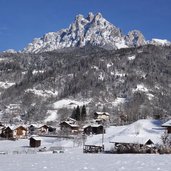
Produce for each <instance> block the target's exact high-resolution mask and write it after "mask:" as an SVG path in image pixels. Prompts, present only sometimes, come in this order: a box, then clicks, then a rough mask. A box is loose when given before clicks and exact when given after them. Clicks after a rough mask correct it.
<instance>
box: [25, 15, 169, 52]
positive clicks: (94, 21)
mask: <svg viewBox="0 0 171 171" xmlns="http://www.w3.org/2000/svg"><path fill="white" fill-rule="evenodd" d="M158 40H159V39H153V40H152V41H148V42H147V41H146V40H145V38H144V36H143V34H142V33H141V32H140V31H138V30H132V31H130V32H129V33H128V35H124V34H123V33H122V32H121V30H120V29H119V28H117V27H116V26H114V25H113V24H111V23H110V22H109V21H107V20H106V19H105V18H104V17H103V16H102V14H101V13H97V14H93V13H92V12H90V13H88V16H87V17H84V16H83V15H81V14H79V15H77V16H76V17H75V20H74V22H73V23H72V24H70V26H69V27H68V28H66V29H62V30H60V31H57V32H50V33H47V34H45V35H44V36H43V37H42V38H36V39H34V40H33V42H32V43H29V44H28V46H27V47H26V48H24V50H23V52H26V53H30V52H31V53H38V52H44V51H52V50H57V49H62V48H67V47H83V46H85V45H87V44H91V45H95V46H100V47H103V48H106V49H120V48H127V47H137V46H142V45H145V44H148V43H149V44H154V45H170V42H168V41H158Z"/></svg>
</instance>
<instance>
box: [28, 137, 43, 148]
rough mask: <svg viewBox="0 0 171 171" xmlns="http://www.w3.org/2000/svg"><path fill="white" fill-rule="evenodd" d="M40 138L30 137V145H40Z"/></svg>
mask: <svg viewBox="0 0 171 171" xmlns="http://www.w3.org/2000/svg"><path fill="white" fill-rule="evenodd" d="M40 146H41V139H40V138H39V137H31V138H30V147H34V148H35V147H40Z"/></svg>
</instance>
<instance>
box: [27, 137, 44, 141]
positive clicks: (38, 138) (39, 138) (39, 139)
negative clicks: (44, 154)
mask: <svg viewBox="0 0 171 171" xmlns="http://www.w3.org/2000/svg"><path fill="white" fill-rule="evenodd" d="M30 138H33V139H35V140H37V141H41V140H43V138H41V137H38V136H32V137H30Z"/></svg>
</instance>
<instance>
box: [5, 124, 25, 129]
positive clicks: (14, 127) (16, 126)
mask: <svg viewBox="0 0 171 171" xmlns="http://www.w3.org/2000/svg"><path fill="white" fill-rule="evenodd" d="M19 127H23V128H24V129H27V128H26V126H25V125H6V126H5V129H6V128H10V129H11V130H15V129H17V128H19Z"/></svg>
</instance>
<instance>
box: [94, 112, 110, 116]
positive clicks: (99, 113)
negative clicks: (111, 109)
mask: <svg viewBox="0 0 171 171" xmlns="http://www.w3.org/2000/svg"><path fill="white" fill-rule="evenodd" d="M95 114H97V115H107V116H110V114H109V113H108V112H95Z"/></svg>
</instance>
